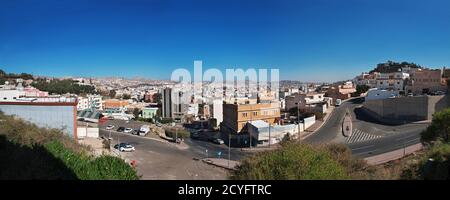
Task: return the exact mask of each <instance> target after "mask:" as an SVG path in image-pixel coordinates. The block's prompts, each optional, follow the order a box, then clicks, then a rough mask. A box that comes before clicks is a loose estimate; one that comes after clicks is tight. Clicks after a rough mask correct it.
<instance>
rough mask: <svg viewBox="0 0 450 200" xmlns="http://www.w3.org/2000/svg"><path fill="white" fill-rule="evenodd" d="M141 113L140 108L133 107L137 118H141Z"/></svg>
mask: <svg viewBox="0 0 450 200" xmlns="http://www.w3.org/2000/svg"><path fill="white" fill-rule="evenodd" d="M140 113H141V111H140V110H139V108H134V109H133V115H134V118H135V119H138V118H139V114H140Z"/></svg>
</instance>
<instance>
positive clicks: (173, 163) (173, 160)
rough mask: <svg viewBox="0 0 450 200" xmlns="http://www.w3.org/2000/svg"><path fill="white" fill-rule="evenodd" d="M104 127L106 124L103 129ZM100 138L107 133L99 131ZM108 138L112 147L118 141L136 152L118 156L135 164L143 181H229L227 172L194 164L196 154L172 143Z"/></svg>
mask: <svg viewBox="0 0 450 200" xmlns="http://www.w3.org/2000/svg"><path fill="white" fill-rule="evenodd" d="M130 123H131V122H130ZM107 125H108V123H105V125H104V126H107ZM134 125H136V126H138V124H134ZM131 126H133V125H131ZM100 136H106V137H108V136H109V131H106V130H104V129H100ZM111 136H112V138H113V142H112V144H116V143H117V140H118V139H119V140H120V142H127V143H130V144H131V145H133V146H135V148H136V151H134V152H121V153H120V156H121V157H122V158H125V159H127V160H129V161H131V160H135V161H136V162H137V163H136V164H137V171H138V174H139V175H141V176H142V177H141V178H142V179H159V180H161V179H162V180H180V179H181V180H217V179H219V180H221V179H227V177H228V171H227V170H225V169H222V168H220V167H215V166H211V165H208V164H206V163H204V162H202V161H200V160H194V159H193V158H197V157H198V154H196V153H195V152H193V151H191V150H190V149H183V148H180V147H179V146H180V145H177V144H175V143H171V142H167V141H164V140H157V139H154V138H145V137H141V136H135V135H131V134H128V133H117V132H116V131H111Z"/></svg>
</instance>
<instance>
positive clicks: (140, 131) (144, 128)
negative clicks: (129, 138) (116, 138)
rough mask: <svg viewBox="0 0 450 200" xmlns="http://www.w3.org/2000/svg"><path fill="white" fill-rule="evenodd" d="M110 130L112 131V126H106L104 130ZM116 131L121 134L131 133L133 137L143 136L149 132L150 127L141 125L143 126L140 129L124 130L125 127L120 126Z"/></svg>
mask: <svg viewBox="0 0 450 200" xmlns="http://www.w3.org/2000/svg"><path fill="white" fill-rule="evenodd" d="M112 129H114V125H108V126H107V127H106V130H112ZM116 131H117V132H123V133H131V134H133V135H140V136H145V135H147V133H148V132H149V131H150V126H148V125H143V126H141V128H140V129H132V128H125V127H123V126H121V127H119V128H118V129H117V130H116Z"/></svg>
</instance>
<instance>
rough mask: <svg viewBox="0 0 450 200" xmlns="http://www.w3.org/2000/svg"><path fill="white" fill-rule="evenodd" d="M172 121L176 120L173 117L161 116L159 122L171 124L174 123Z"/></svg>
mask: <svg viewBox="0 0 450 200" xmlns="http://www.w3.org/2000/svg"><path fill="white" fill-rule="evenodd" d="M172 122H174V120H173V119H171V118H161V119H160V120H159V123H161V124H169V123H172Z"/></svg>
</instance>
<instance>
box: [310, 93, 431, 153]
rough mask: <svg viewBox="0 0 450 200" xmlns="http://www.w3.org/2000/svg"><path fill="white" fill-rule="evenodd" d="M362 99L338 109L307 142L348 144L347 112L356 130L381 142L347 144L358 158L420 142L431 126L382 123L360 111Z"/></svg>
mask: <svg viewBox="0 0 450 200" xmlns="http://www.w3.org/2000/svg"><path fill="white" fill-rule="evenodd" d="M362 102H363V100H362V99H361V98H357V99H352V100H349V101H346V102H344V103H342V104H341V106H339V107H336V108H335V109H334V111H333V113H332V114H331V116H330V118H329V119H328V121H327V122H326V123H325V124H324V125H323V126H322V127H321V128H320V129H319V130H317V131H316V132H315V133H314V134H313V135H311V136H309V137H308V138H306V139H305V141H306V142H309V143H312V144H321V143H330V142H336V143H346V137H344V136H343V134H342V120H343V119H344V116H345V113H346V112H347V111H349V112H350V113H351V114H352V120H353V129H354V130H355V129H357V130H359V131H361V132H364V133H370V134H371V135H375V136H378V137H379V138H378V139H375V140H368V141H361V142H355V143H351V144H348V146H349V147H350V149H351V150H352V152H353V154H354V155H356V156H358V157H370V156H373V155H377V154H382V153H385V152H389V151H393V150H397V149H401V148H404V147H406V146H409V145H412V144H417V143H419V142H420V133H421V132H422V130H424V129H425V128H426V127H427V126H428V125H429V123H409V124H404V125H388V124H383V123H379V122H377V121H376V120H374V119H372V118H371V117H370V116H368V115H367V114H365V112H363V111H362V109H361V108H360V107H361V106H362Z"/></svg>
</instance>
